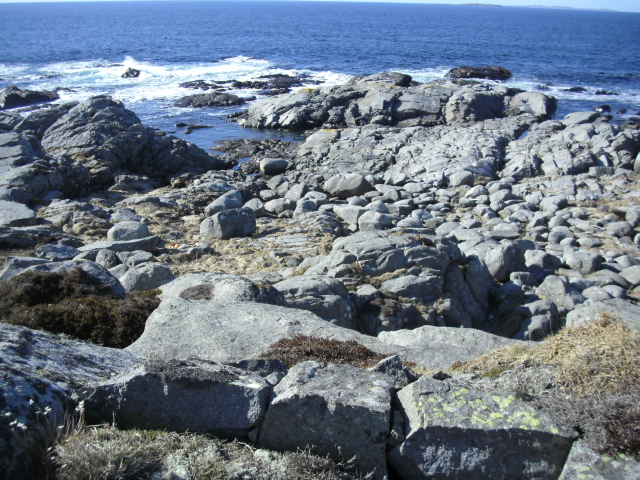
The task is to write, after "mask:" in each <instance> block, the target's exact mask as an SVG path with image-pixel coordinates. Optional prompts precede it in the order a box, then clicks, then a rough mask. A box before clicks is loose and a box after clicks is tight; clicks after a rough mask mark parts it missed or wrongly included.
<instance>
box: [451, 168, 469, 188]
mask: <svg viewBox="0 0 640 480" xmlns="http://www.w3.org/2000/svg"><path fill="white" fill-rule="evenodd" d="M474 181H475V178H474V176H473V173H471V172H467V171H464V170H463V171H462V172H457V173H454V174H453V175H451V176H450V177H449V185H451V186H452V187H459V186H461V185H470V186H473V182H474Z"/></svg>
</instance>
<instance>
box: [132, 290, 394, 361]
mask: <svg viewBox="0 0 640 480" xmlns="http://www.w3.org/2000/svg"><path fill="white" fill-rule="evenodd" d="M247 332H251V334H250V335H248V334H247ZM296 335H308V336H312V337H321V338H332V339H335V340H342V341H347V340H354V341H356V342H358V343H360V344H362V345H365V346H367V347H368V348H371V349H372V350H374V351H376V352H380V353H385V354H391V353H395V352H393V348H391V347H390V346H388V345H386V344H382V343H380V342H378V341H377V340H376V339H375V338H372V337H369V336H367V335H363V334H361V333H358V332H356V331H354V330H350V329H346V328H342V327H338V326H336V325H333V324H331V323H329V322H327V321H325V320H322V319H321V318H320V317H318V316H317V315H315V314H313V313H311V312H309V311H306V310H299V309H296V308H285V307H279V306H275V305H268V304H264V303H250V302H227V301H219V302H210V301H206V300H187V299H184V298H169V299H167V300H164V301H163V302H162V303H161V304H160V306H159V307H158V308H157V309H156V310H155V311H154V312H153V313H152V314H151V316H150V317H149V319H148V320H147V323H146V326H145V331H144V333H143V334H142V336H141V337H140V338H139V339H138V340H136V341H135V342H134V343H133V344H132V345H130V346H129V347H127V350H129V351H130V352H132V353H134V354H136V355H140V356H150V357H153V358H157V359H165V360H168V359H188V358H190V357H193V356H196V357H200V358H203V359H207V360H212V361H214V362H219V363H229V362H239V361H242V360H246V359H250V358H255V357H258V356H260V355H261V354H263V353H264V352H266V351H267V350H268V348H269V347H270V346H271V345H273V344H274V343H276V342H277V341H279V340H281V339H282V338H293V337H294V336H296Z"/></svg>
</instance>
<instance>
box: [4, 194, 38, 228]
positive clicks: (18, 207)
mask: <svg viewBox="0 0 640 480" xmlns="http://www.w3.org/2000/svg"><path fill="white" fill-rule="evenodd" d="M35 224H36V213H35V212H34V211H33V210H31V209H30V208H29V207H27V206H26V205H23V204H21V203H16V202H7V201H6V200H0V226H3V227H27V226H30V225H35Z"/></svg>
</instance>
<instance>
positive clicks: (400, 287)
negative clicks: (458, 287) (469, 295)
mask: <svg viewBox="0 0 640 480" xmlns="http://www.w3.org/2000/svg"><path fill="white" fill-rule="evenodd" d="M443 285H444V282H443V279H442V278H441V277H440V276H435V275H432V276H428V277H422V276H420V277H418V276H415V275H403V276H401V277H397V278H393V279H391V280H386V281H384V282H382V284H381V285H380V289H381V290H383V291H387V292H389V293H391V294H393V295H397V296H399V297H406V298H415V299H419V300H420V301H423V302H429V301H432V300H435V299H436V298H438V297H439V296H440V293H441V292H442V287H443Z"/></svg>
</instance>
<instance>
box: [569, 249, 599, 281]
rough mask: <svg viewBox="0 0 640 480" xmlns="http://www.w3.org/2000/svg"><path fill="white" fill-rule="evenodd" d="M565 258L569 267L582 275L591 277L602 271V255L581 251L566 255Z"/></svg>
mask: <svg viewBox="0 0 640 480" xmlns="http://www.w3.org/2000/svg"><path fill="white" fill-rule="evenodd" d="M564 257H565V262H566V264H567V266H569V267H570V268H572V269H573V270H576V271H578V272H580V273H581V274H582V275H589V274H591V273H593V272H595V271H597V270H600V266H601V265H602V262H603V261H604V259H603V258H602V255H599V254H597V253H592V252H586V251H581V250H578V251H575V252H568V253H565V255H564Z"/></svg>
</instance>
